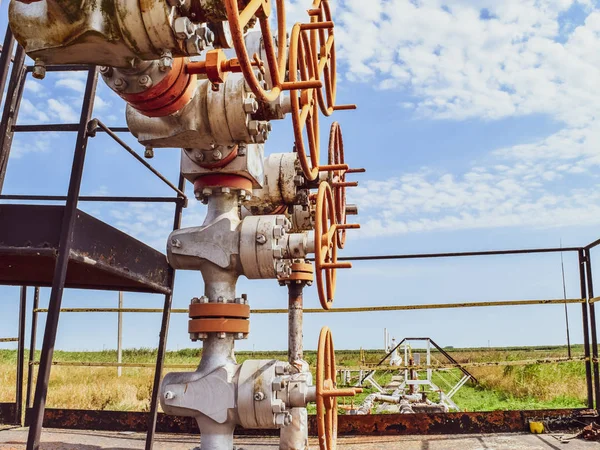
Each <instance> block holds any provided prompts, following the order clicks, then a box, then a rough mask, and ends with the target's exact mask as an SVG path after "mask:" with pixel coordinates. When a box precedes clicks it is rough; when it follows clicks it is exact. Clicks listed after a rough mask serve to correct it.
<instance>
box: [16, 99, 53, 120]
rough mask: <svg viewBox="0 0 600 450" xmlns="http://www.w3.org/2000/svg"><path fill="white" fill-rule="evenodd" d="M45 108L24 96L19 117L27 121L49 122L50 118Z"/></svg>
mask: <svg viewBox="0 0 600 450" xmlns="http://www.w3.org/2000/svg"><path fill="white" fill-rule="evenodd" d="M44 109H45V108H38V107H36V106H35V105H34V104H33V103H32V102H31V101H30V100H28V99H26V98H24V99H22V100H21V106H20V108H19V118H20V119H23V120H24V121H25V122H48V121H49V120H50V118H49V117H48V114H46V113H45V112H44Z"/></svg>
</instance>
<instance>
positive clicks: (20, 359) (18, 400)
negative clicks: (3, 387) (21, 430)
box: [15, 286, 27, 425]
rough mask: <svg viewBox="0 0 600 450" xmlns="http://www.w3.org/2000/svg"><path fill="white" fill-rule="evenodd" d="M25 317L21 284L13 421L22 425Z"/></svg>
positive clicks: (25, 295)
mask: <svg viewBox="0 0 600 450" xmlns="http://www.w3.org/2000/svg"><path fill="white" fill-rule="evenodd" d="M26 317H27V286H21V302H20V306H19V342H18V347H17V383H16V384H17V386H16V389H17V391H16V395H15V404H16V407H15V423H16V424H18V425H23V378H24V371H25V319H26Z"/></svg>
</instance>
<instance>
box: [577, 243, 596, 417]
mask: <svg viewBox="0 0 600 450" xmlns="http://www.w3.org/2000/svg"><path fill="white" fill-rule="evenodd" d="M585 252H586V250H585V249H583V248H581V249H579V251H578V256H579V285H580V289H581V297H582V298H586V296H587V285H586V276H585V275H586V257H585ZM581 317H582V320H583V347H584V354H585V381H586V388H587V406H588V408H590V409H592V408H593V407H594V391H593V378H592V364H591V361H590V330H589V319H588V307H587V303H583V304H582V305H581Z"/></svg>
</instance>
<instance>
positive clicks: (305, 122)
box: [289, 23, 320, 181]
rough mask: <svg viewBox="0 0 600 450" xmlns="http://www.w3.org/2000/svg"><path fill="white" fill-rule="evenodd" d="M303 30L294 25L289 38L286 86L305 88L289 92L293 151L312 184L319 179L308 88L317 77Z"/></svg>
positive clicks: (315, 113) (314, 113)
mask: <svg viewBox="0 0 600 450" xmlns="http://www.w3.org/2000/svg"><path fill="white" fill-rule="evenodd" d="M302 27H303V25H302V24H299V23H297V24H296V25H294V27H293V28H292V34H291V36H290V49H289V74H290V75H289V78H290V82H289V84H290V85H295V86H296V87H297V86H307V87H304V88H292V89H290V103H291V110H292V111H291V114H292V124H293V128H294V139H295V151H296V152H297V153H298V160H299V161H300V166H301V167H302V172H303V173H304V176H305V177H306V178H307V179H308V180H309V181H313V180H315V179H316V178H317V177H318V176H319V159H320V144H319V108H318V102H317V94H316V91H317V89H316V88H315V87H314V85H311V82H313V83H314V82H315V81H317V74H316V61H315V58H314V54H313V52H312V48H311V45H310V39H309V36H308V34H307V32H306V31H303V30H302ZM310 86H313V87H310ZM305 133H306V141H307V143H305V138H304V135H305Z"/></svg>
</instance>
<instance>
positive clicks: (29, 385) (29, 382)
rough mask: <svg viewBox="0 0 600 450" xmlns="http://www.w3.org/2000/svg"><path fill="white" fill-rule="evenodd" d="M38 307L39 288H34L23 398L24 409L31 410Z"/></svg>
mask: <svg viewBox="0 0 600 450" xmlns="http://www.w3.org/2000/svg"><path fill="white" fill-rule="evenodd" d="M39 306H40V288H39V287H36V288H35V291H34V293H33V308H31V309H32V311H31V340H30V342H29V368H28V369H27V397H26V398H25V408H31V388H32V383H33V370H34V367H35V366H34V365H33V362H34V361H35V345H36V340H37V319H38V312H37V309H38V308H39Z"/></svg>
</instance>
